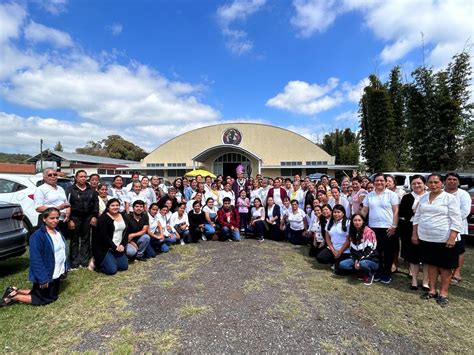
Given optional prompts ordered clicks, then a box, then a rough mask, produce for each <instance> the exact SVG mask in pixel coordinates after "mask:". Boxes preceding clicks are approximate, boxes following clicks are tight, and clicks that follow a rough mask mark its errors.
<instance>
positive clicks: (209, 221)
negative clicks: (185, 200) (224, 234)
mask: <svg viewBox="0 0 474 355" xmlns="http://www.w3.org/2000/svg"><path fill="white" fill-rule="evenodd" d="M193 207H194V206H193ZM218 210H219V209H218V208H217V207H216V206H214V199H213V198H212V197H209V198H208V199H207V200H206V205H205V206H204V207H203V208H202V212H203V213H204V220H205V222H204V231H203V240H207V238H212V239H217V235H216V228H217V211H218Z"/></svg>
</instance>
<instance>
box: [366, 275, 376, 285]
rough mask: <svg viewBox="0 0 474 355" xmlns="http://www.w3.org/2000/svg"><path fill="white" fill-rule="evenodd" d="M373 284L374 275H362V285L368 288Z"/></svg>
mask: <svg viewBox="0 0 474 355" xmlns="http://www.w3.org/2000/svg"><path fill="white" fill-rule="evenodd" d="M372 282H374V275H373V274H372V275H364V285H367V286H370V285H372Z"/></svg>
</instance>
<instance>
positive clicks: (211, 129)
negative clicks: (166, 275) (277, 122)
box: [143, 123, 335, 172]
mask: <svg viewBox="0 0 474 355" xmlns="http://www.w3.org/2000/svg"><path fill="white" fill-rule="evenodd" d="M228 128H236V129H238V130H239V131H240V132H241V134H242V142H241V143H240V144H239V146H238V147H241V148H243V149H245V150H247V151H249V152H251V153H253V154H255V155H256V156H258V157H259V158H260V159H261V160H262V163H263V167H265V165H280V163H281V162H282V161H298V162H299V161H301V162H302V163H303V164H305V163H306V161H327V164H328V165H331V164H334V159H335V158H334V157H333V156H331V155H329V154H328V153H326V152H325V151H324V150H323V149H321V148H320V147H318V146H317V145H316V144H314V143H313V142H311V141H310V140H308V139H306V138H304V137H303V136H301V135H299V134H296V133H294V132H291V131H289V130H286V129H282V128H279V127H274V126H269V125H263V124H255V123H230V124H219V125H214V126H208V127H203V128H199V129H196V130H193V131H190V132H188V133H184V134H182V135H180V136H178V137H175V138H173V139H171V140H169V141H168V142H166V143H164V144H162V145H161V146H159V147H158V148H157V149H155V150H154V151H153V152H151V153H150V154H149V155H148V156H146V157H145V158H144V159H143V162H144V164H149V163H157V162H160V163H165V165H166V164H167V163H186V165H187V166H192V165H193V161H192V158H193V157H194V156H196V155H198V154H199V153H201V152H203V151H205V150H206V149H209V148H211V147H214V146H218V145H222V144H223V142H222V135H223V133H224V131H225V130H226V129H228ZM230 146H231V147H232V145H230ZM213 158H214V159H215V157H213ZM212 161H213V160H211V158H209V159H207V160H206V162H205V164H204V165H205V166H207V167H208V168H209V169H212ZM209 162H210V165H209ZM253 171H254V172H257V171H258V165H255V166H254V167H253Z"/></svg>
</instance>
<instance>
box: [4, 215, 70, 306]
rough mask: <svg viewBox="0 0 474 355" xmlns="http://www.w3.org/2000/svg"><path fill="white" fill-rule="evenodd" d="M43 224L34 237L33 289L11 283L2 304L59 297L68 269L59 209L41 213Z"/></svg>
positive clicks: (46, 301) (39, 302) (45, 301)
mask: <svg viewBox="0 0 474 355" xmlns="http://www.w3.org/2000/svg"><path fill="white" fill-rule="evenodd" d="M41 217H42V220H43V223H44V224H43V225H42V226H41V227H40V228H39V229H38V230H37V231H36V232H34V233H33V234H32V235H31V237H30V273H29V279H30V281H31V282H33V289H32V290H27V289H18V288H16V287H14V286H8V287H7V289H6V290H5V293H4V294H3V297H2V301H1V303H0V306H1V307H4V306H8V305H11V304H14V303H17V302H21V303H28V304H33V305H38V306H39V305H46V304H49V303H52V302H54V301H56V300H57V299H58V295H59V288H60V283H61V276H62V275H63V274H65V273H66V272H67V271H68V268H69V267H68V263H67V258H66V241H65V240H64V237H63V236H62V235H61V233H60V232H59V229H57V226H58V223H59V210H58V209H57V208H54V207H50V208H47V209H46V210H45V211H44V212H43V214H42V215H41Z"/></svg>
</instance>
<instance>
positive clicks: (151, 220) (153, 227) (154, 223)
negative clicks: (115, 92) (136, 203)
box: [148, 212, 160, 234]
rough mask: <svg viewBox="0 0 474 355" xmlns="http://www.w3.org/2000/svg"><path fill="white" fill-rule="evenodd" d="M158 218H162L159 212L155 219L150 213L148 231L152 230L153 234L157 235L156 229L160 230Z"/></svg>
mask: <svg viewBox="0 0 474 355" xmlns="http://www.w3.org/2000/svg"><path fill="white" fill-rule="evenodd" d="M158 216H160V213H159V212H158V213H157V214H156V215H155V217H153V216H152V215H151V214H150V213H148V223H149V224H148V229H149V230H150V233H151V234H155V232H156V228H158V223H160V222H159V221H158Z"/></svg>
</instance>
